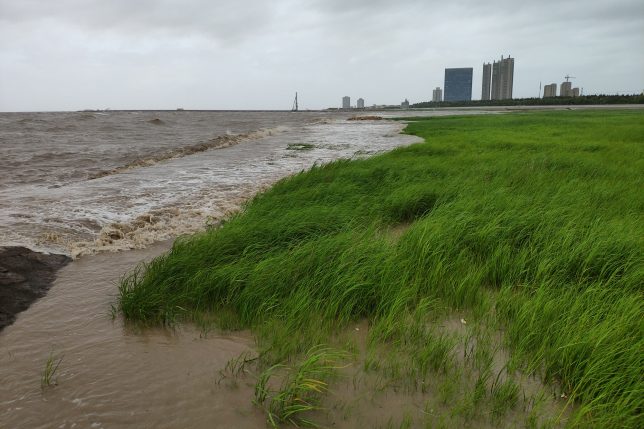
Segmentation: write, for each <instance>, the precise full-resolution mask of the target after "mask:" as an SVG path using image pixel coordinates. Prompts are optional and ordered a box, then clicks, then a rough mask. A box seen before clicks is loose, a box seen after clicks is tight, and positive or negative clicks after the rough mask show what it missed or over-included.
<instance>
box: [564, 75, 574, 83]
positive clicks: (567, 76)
mask: <svg viewBox="0 0 644 429" xmlns="http://www.w3.org/2000/svg"><path fill="white" fill-rule="evenodd" d="M564 77H565V78H566V82H568V79H577V78H576V77H574V76H570V75H565V76H564Z"/></svg>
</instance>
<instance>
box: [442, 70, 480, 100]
mask: <svg viewBox="0 0 644 429" xmlns="http://www.w3.org/2000/svg"><path fill="white" fill-rule="evenodd" d="M472 71H473V69H472V67H463V68H450V69H445V85H444V88H445V97H444V100H445V101H470V100H471V99H472Z"/></svg>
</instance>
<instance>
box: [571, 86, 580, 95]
mask: <svg viewBox="0 0 644 429" xmlns="http://www.w3.org/2000/svg"><path fill="white" fill-rule="evenodd" d="M572 96H573V97H579V88H573V89H572Z"/></svg>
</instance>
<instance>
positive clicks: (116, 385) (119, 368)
mask: <svg viewBox="0 0 644 429" xmlns="http://www.w3.org/2000/svg"><path fill="white" fill-rule="evenodd" d="M169 246H170V244H169V243H168V242H165V243H160V244H157V245H154V246H152V247H150V248H147V249H144V250H137V251H131V252H123V253H105V254H99V255H94V256H88V257H85V258H82V259H79V260H77V261H74V262H72V263H71V264H69V265H68V266H67V267H65V268H63V269H62V270H61V271H60V272H59V274H58V278H57V280H56V282H55V283H54V285H53V287H52V288H51V290H50V291H49V294H48V295H47V296H46V297H45V298H43V299H41V300H39V301H37V302H36V303H35V304H34V305H32V306H31V308H29V309H28V310H26V311H24V312H23V313H21V314H20V315H19V316H18V318H17V320H16V322H15V323H14V324H13V325H11V326H9V327H7V328H5V330H4V331H3V332H2V333H0V427H1V428H89V427H91V428H114V427H116V428H119V427H139V428H180V427H191V428H201V427H203V428H213V427H215V428H216V427H221V428H255V427H265V423H264V422H265V417H264V415H263V414H262V412H261V410H259V409H257V408H256V407H254V406H253V404H252V402H251V399H252V397H251V396H248V391H247V390H248V389H223V388H220V387H219V386H218V385H217V383H216V380H217V377H218V373H219V370H221V369H223V368H224V367H225V365H226V363H227V361H228V360H229V359H231V358H234V357H236V356H238V355H239V354H240V353H242V352H244V351H248V350H250V349H252V347H253V345H254V342H253V340H252V337H251V336H250V334H249V333H246V332H242V333H236V334H235V335H228V336H212V335H210V336H208V337H207V338H203V337H202V335H201V334H200V332H199V331H198V330H197V329H196V328H192V327H182V328H181V329H179V330H177V331H169V330H162V329H155V330H145V331H140V330H139V331H134V330H133V329H132V328H130V327H127V326H125V325H124V324H123V322H122V320H121V319H119V318H117V319H115V320H113V319H112V317H111V315H110V305H111V304H112V303H113V302H114V299H115V294H116V292H117V283H116V282H117V280H118V278H119V277H120V276H121V274H122V273H124V272H126V271H127V270H128V269H130V268H131V267H132V265H133V261H136V260H143V259H149V258H151V257H153V256H156V255H158V254H160V253H161V252H163V251H165V250H167V249H168V248H169ZM52 352H53V355H54V356H55V357H62V361H61V363H60V366H59V368H58V370H57V372H56V374H55V376H54V378H55V379H57V385H56V386H50V387H47V388H45V389H41V372H42V371H43V369H44V366H45V363H46V361H47V359H48V357H49V355H50V353H52Z"/></svg>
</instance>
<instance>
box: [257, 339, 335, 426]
mask: <svg viewBox="0 0 644 429" xmlns="http://www.w3.org/2000/svg"><path fill="white" fill-rule="evenodd" d="M344 358H346V353H343V352H341V351H338V350H333V349H330V348H324V347H315V348H312V349H311V350H309V351H308V352H307V353H306V354H305V355H304V357H303V358H302V360H301V361H300V362H299V363H298V364H297V365H296V366H294V367H287V366H284V365H281V364H278V365H274V366H271V367H270V368H268V369H266V370H264V371H263V372H262V373H261V374H260V375H259V377H258V380H257V383H256V384H255V403H256V404H258V405H260V406H263V407H265V410H266V415H267V416H268V422H269V423H270V424H271V425H272V426H273V427H278V425H280V424H282V423H291V424H293V425H294V426H296V427H300V426H302V425H306V426H312V427H315V426H317V425H316V424H315V423H314V422H313V421H311V420H309V419H307V418H306V417H305V415H306V413H310V412H311V411H314V410H318V409H319V405H318V404H319V401H320V399H321V396H322V395H323V394H324V393H325V392H326V391H327V388H328V381H329V380H330V379H331V378H333V377H334V376H335V374H336V371H337V370H338V369H340V367H341V366H340V365H339V361H340V360H342V359H344ZM279 376H282V382H281V385H280V387H279V388H277V389H272V388H271V381H273V379H274V378H277V377H279Z"/></svg>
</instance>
